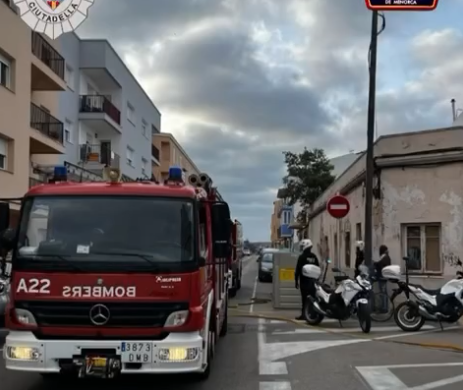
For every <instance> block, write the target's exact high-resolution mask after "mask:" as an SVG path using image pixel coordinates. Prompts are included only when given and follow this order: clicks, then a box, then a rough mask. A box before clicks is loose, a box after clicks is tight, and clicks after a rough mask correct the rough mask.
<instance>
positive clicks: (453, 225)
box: [309, 127, 463, 287]
mask: <svg viewBox="0 0 463 390" xmlns="http://www.w3.org/2000/svg"><path fill="white" fill-rule="evenodd" d="M462 132H463V128H462V127H452V128H445V129H436V130H429V131H422V132H417V133H406V134H394V135H388V136H383V137H380V138H379V139H378V140H377V141H376V143H375V147H374V155H375V165H376V174H375V177H374V188H373V197H374V199H373V248H374V253H373V258H374V259H377V258H378V257H379V253H378V251H379V246H380V245H381V244H385V245H387V246H388V248H389V253H390V256H391V259H392V262H393V263H394V264H398V265H401V266H402V267H403V266H404V263H403V261H402V258H403V256H409V257H410V258H411V259H412V264H413V269H412V270H411V272H412V274H413V278H418V279H420V280H419V282H420V283H423V284H424V285H427V286H429V287H434V286H440V285H441V284H442V283H443V280H442V279H447V278H450V277H452V276H453V275H454V274H455V266H456V263H457V261H458V260H459V259H462V258H463V195H462V194H463V181H462V180H461V177H462V173H463V152H462V150H463V136H462ZM364 180H365V155H364V154H362V155H361V156H359V158H358V159H357V160H356V161H355V162H354V163H353V164H352V165H351V166H350V167H349V168H348V169H347V170H346V171H345V172H344V173H343V174H342V175H340V176H339V177H338V179H337V180H336V181H335V182H334V183H333V184H332V185H331V187H330V188H328V189H327V190H326V191H325V193H324V194H323V195H322V196H321V197H320V198H319V199H318V200H317V201H316V202H315V203H314V204H313V205H312V207H311V208H310V211H309V233H310V237H311V238H312V240H313V242H314V246H315V249H316V251H317V252H318V254H319V255H320V257H321V258H326V257H331V258H332V259H333V262H334V263H335V264H336V265H339V266H341V267H342V268H346V269H352V268H353V266H354V262H355V241H356V240H361V239H362V237H363V236H364V220H365V187H364ZM336 193H340V194H342V195H344V196H346V197H347V198H348V199H349V201H350V205H351V207H350V212H349V215H348V216H347V217H346V218H344V219H343V220H335V219H334V218H332V217H330V216H329V215H328V214H327V212H326V202H327V201H328V200H329V198H330V197H332V196H333V195H334V194H336Z"/></svg>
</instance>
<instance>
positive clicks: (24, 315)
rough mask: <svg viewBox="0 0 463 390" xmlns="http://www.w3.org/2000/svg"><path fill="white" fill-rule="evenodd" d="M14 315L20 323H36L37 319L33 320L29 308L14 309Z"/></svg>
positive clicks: (32, 324) (34, 324) (33, 324)
mask: <svg viewBox="0 0 463 390" xmlns="http://www.w3.org/2000/svg"><path fill="white" fill-rule="evenodd" d="M14 315H15V317H16V320H17V321H18V322H19V323H20V324H23V325H31V326H36V325H37V321H35V318H34V315H33V314H32V313H31V312H30V311H29V310H25V309H14Z"/></svg>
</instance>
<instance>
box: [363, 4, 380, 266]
mask: <svg viewBox="0 0 463 390" xmlns="http://www.w3.org/2000/svg"><path fill="white" fill-rule="evenodd" d="M377 48H378V11H373V13H372V18H371V43H370V64H369V65H370V66H369V71H370V88H369V91H368V122H367V154H366V178H365V241H364V242H365V264H366V265H371V263H372V256H373V218H372V217H373V174H374V169H375V166H374V155H373V146H374V138H375V100H376V99H375V98H376V57H377Z"/></svg>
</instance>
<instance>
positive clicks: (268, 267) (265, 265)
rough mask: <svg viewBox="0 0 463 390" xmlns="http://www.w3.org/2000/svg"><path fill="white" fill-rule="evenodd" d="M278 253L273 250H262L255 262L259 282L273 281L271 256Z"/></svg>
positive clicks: (276, 250)
mask: <svg viewBox="0 0 463 390" xmlns="http://www.w3.org/2000/svg"><path fill="white" fill-rule="evenodd" d="M276 252H278V249H275V248H265V249H264V250H262V252H261V254H260V256H259V258H258V259H257V261H258V262H259V272H258V278H259V282H272V281H273V255H274V254H275V253H276Z"/></svg>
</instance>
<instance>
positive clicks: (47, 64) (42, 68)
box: [31, 31, 66, 91]
mask: <svg viewBox="0 0 463 390" xmlns="http://www.w3.org/2000/svg"><path fill="white" fill-rule="evenodd" d="M31 50H32V54H33V55H32V67H31V88H32V90H33V91H64V90H66V82H65V81H64V71H65V67H66V63H65V60H64V58H63V56H62V55H61V54H59V53H58V51H57V50H56V49H55V48H54V47H53V45H51V44H50V43H49V42H48V41H47V40H46V39H45V38H44V37H42V36H41V35H40V34H39V33H37V32H35V31H33V32H32V39H31Z"/></svg>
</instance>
